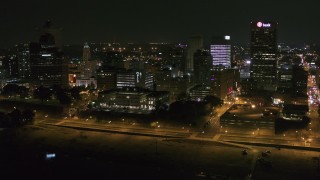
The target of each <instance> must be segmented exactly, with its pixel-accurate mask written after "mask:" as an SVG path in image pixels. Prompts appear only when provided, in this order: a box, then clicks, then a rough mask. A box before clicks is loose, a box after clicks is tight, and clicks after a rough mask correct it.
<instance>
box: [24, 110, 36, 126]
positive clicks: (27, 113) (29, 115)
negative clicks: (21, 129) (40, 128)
mask: <svg viewBox="0 0 320 180" xmlns="http://www.w3.org/2000/svg"><path fill="white" fill-rule="evenodd" d="M34 117H35V113H34V112H33V111H32V110H30V109H26V110H24V111H22V119H23V120H24V123H31V122H33V120H34Z"/></svg>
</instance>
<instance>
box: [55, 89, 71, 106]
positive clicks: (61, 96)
mask: <svg viewBox="0 0 320 180" xmlns="http://www.w3.org/2000/svg"><path fill="white" fill-rule="evenodd" d="M56 96H57V99H58V100H59V102H60V104H63V105H69V104H71V98H70V97H69V96H68V95H67V93H66V92H65V91H64V90H60V91H59V92H57V94H56Z"/></svg>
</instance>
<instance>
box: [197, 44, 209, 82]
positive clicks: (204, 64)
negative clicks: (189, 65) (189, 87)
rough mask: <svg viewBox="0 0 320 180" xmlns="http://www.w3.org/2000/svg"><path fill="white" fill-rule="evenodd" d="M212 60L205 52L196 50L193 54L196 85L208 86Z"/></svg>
mask: <svg viewBox="0 0 320 180" xmlns="http://www.w3.org/2000/svg"><path fill="white" fill-rule="evenodd" d="M211 69H212V58H211V56H210V54H209V52H207V51H203V50H198V51H196V53H194V78H195V83H196V84H203V85H209V84H210V77H211V75H212V72H211Z"/></svg>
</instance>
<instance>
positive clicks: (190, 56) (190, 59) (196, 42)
mask: <svg viewBox="0 0 320 180" xmlns="http://www.w3.org/2000/svg"><path fill="white" fill-rule="evenodd" d="M202 48H203V37H202V36H200V35H193V36H191V37H190V39H189V43H188V48H187V57H186V68H185V70H186V73H189V74H192V73H193V70H194V53H195V52H196V51H197V50H199V49H200V50H201V49H202Z"/></svg>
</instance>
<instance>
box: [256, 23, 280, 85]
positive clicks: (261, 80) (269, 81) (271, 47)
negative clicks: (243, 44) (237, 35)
mask: <svg viewBox="0 0 320 180" xmlns="http://www.w3.org/2000/svg"><path fill="white" fill-rule="evenodd" d="M277 25H278V23H276V22H260V21H259V22H256V21H255V22H251V68H250V76H251V78H253V79H254V80H255V81H256V82H257V86H258V89H263V90H268V91H275V90H276V88H277V81H276V80H277Z"/></svg>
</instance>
